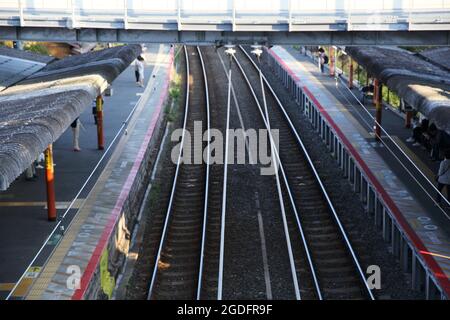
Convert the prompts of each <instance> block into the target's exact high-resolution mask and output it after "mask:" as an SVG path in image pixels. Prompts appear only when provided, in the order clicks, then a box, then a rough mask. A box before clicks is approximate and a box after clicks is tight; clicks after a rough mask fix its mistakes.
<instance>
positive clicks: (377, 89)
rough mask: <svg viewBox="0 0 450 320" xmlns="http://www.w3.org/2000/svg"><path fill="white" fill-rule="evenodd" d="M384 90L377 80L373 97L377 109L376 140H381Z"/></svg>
mask: <svg viewBox="0 0 450 320" xmlns="http://www.w3.org/2000/svg"><path fill="white" fill-rule="evenodd" d="M382 88H383V86H382V84H381V83H380V81H379V80H378V79H375V81H374V92H373V95H374V103H375V108H376V112H375V139H376V140H380V139H381V116H382V111H383V107H382V104H381V101H382V94H381V92H382V91H381V90H382Z"/></svg>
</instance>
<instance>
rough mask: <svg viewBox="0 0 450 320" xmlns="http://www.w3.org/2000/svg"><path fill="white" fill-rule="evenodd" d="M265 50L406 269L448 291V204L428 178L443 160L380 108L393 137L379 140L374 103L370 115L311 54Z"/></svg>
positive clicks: (428, 286)
mask: <svg viewBox="0 0 450 320" xmlns="http://www.w3.org/2000/svg"><path fill="white" fill-rule="evenodd" d="M268 52H269V57H270V58H268V61H269V63H270V64H271V65H272V67H273V68H274V70H275V71H276V72H277V73H278V74H279V76H280V78H281V80H282V81H283V82H284V84H285V86H286V87H287V88H288V89H289V91H290V92H291V93H292V95H293V96H294V98H295V99H297V101H298V104H299V105H300V107H301V108H302V110H304V112H305V114H306V115H307V116H308V117H309V118H310V120H311V123H312V125H313V128H314V129H316V130H317V131H318V133H319V134H320V135H322V138H323V140H324V142H325V143H326V144H327V145H328V146H329V149H330V151H331V153H332V154H333V155H334V157H335V158H336V160H337V162H338V163H339V165H340V166H341V168H342V170H343V171H344V176H346V177H347V178H348V179H349V180H350V182H351V183H352V184H353V185H354V190H355V192H357V193H360V194H361V200H362V201H363V202H364V204H365V205H366V208H367V211H368V212H369V213H371V214H372V215H373V216H374V221H375V223H376V224H377V225H378V226H379V227H380V229H381V231H382V232H383V237H384V238H385V240H386V241H388V242H389V243H391V244H392V252H393V254H394V255H395V256H396V257H398V258H399V261H400V263H401V265H402V267H403V268H404V270H405V272H408V273H411V276H412V283H413V286H414V288H416V289H420V290H422V291H424V292H425V293H426V295H427V297H436V296H438V297H439V296H441V297H447V298H448V297H449V296H450V285H449V284H450V282H449V277H450V234H449V227H448V225H449V224H448V222H449V221H448V220H449V217H448V210H446V208H444V209H441V208H439V207H438V206H436V205H435V203H434V201H433V198H434V196H435V194H436V193H435V190H434V189H433V187H432V186H431V185H430V184H429V182H427V181H426V179H428V180H430V181H434V176H435V173H436V172H437V167H438V163H437V162H433V161H431V160H430V159H429V158H428V157H429V156H428V153H427V152H426V151H424V150H423V149H421V148H420V147H413V146H412V145H411V144H410V143H408V142H406V139H407V138H409V137H410V136H411V129H406V128H404V127H403V126H404V120H403V119H402V116H401V115H400V114H398V113H396V112H395V111H394V110H390V109H389V108H385V110H383V118H382V126H383V128H384V129H385V130H386V132H387V133H388V134H389V136H390V137H388V136H387V135H386V134H385V135H383V136H382V143H380V142H377V141H376V139H375V136H374V134H373V127H374V124H375V122H374V120H373V119H372V117H371V116H373V115H374V108H373V107H372V106H371V105H370V104H367V107H368V110H369V113H370V115H369V114H368V113H366V112H365V111H364V110H363V107H362V106H361V105H360V104H359V102H358V98H357V97H358V94H359V93H358V92H357V90H356V89H354V91H350V90H348V89H347V87H346V84H345V82H341V81H340V80H338V81H337V82H336V80H335V78H334V77H331V76H330V75H329V74H328V73H324V74H322V73H321V72H320V70H319V68H318V66H317V64H316V63H315V62H313V61H312V59H311V58H310V57H308V56H306V55H303V54H300V53H299V52H298V51H296V50H294V49H293V48H291V47H285V48H283V47H278V46H275V47H273V48H272V49H270V50H268ZM407 157H409V158H410V159H411V160H412V163H410V161H409V160H408V159H407ZM419 170H420V171H421V172H422V173H423V174H422V173H420V172H419Z"/></svg>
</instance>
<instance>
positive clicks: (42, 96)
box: [0, 45, 141, 190]
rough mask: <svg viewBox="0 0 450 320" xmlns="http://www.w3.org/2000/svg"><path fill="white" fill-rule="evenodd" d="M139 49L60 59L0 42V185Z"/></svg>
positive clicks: (116, 49) (4, 186)
mask: <svg viewBox="0 0 450 320" xmlns="http://www.w3.org/2000/svg"><path fill="white" fill-rule="evenodd" d="M140 53H141V46H140V45H131V46H118V47H114V48H109V49H104V50H99V51H92V52H89V53H86V54H82V55H76V56H70V57H67V58H64V59H61V60H56V59H53V58H51V57H45V56H44V57H43V56H38V55H31V54H28V53H26V52H21V51H18V50H14V49H8V48H1V49H0V61H6V62H8V63H4V64H0V74H6V72H8V74H11V77H4V78H5V79H3V78H2V79H0V81H1V83H0V85H3V87H0V190H6V189H7V188H8V187H9V185H10V184H11V183H12V182H13V181H14V180H15V179H16V178H17V177H18V176H19V175H20V174H21V173H22V172H23V171H24V170H25V169H26V168H27V167H29V166H30V165H31V164H32V163H33V161H34V160H35V159H36V157H37V156H38V155H39V154H40V153H41V152H43V151H44V150H45V149H46V148H47V146H48V145H49V144H51V143H53V142H55V141H56V140H57V139H58V138H59V137H60V136H61V134H62V133H63V132H64V131H65V130H66V129H67V128H68V127H69V126H70V124H71V123H72V122H73V121H74V120H75V119H76V118H77V117H79V116H80V114H81V113H82V112H83V111H84V109H85V108H86V107H87V106H90V105H91V104H92V101H93V100H94V99H95V98H96V96H98V95H99V94H100V93H101V92H103V90H105V89H106V88H107V86H108V84H109V83H111V82H112V81H113V80H114V79H115V78H116V77H117V76H118V75H119V74H120V73H121V72H122V71H123V70H125V69H126V68H127V67H128V66H129V65H130V63H131V62H132V61H133V60H134V59H135V58H136V57H137V56H138V55H139V54H140Z"/></svg>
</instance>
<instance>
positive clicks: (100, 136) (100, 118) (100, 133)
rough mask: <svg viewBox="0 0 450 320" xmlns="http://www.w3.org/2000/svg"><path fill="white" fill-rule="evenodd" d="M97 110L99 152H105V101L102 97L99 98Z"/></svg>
mask: <svg viewBox="0 0 450 320" xmlns="http://www.w3.org/2000/svg"><path fill="white" fill-rule="evenodd" d="M96 108H97V139H98V150H103V149H105V139H104V137H103V99H102V96H101V95H99V96H97V99H96Z"/></svg>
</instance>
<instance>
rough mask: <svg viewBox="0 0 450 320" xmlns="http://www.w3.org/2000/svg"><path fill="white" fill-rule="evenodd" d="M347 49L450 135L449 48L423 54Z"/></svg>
mask: <svg viewBox="0 0 450 320" xmlns="http://www.w3.org/2000/svg"><path fill="white" fill-rule="evenodd" d="M345 50H346V52H347V53H348V54H349V55H350V56H351V57H352V58H353V59H355V60H356V61H357V62H358V63H359V64H360V65H361V66H363V67H364V68H365V69H366V70H367V71H368V73H369V74H370V75H371V76H372V77H376V78H378V79H379V80H380V81H381V82H382V83H383V84H385V85H386V86H388V87H389V89H391V90H392V91H394V92H395V93H397V94H398V95H399V97H400V98H402V99H403V100H404V101H405V102H406V103H407V104H408V105H410V106H411V107H413V108H414V109H416V110H418V111H419V112H420V113H422V114H423V115H425V117H427V118H428V119H429V120H430V122H433V123H435V125H436V126H437V127H438V128H439V129H441V130H443V131H445V132H446V133H447V134H450V71H449V70H448V69H447V68H446V67H445V64H448V61H449V59H450V50H448V48H441V49H439V48H438V49H430V50H427V51H424V52H422V53H421V54H420V55H419V54H413V53H411V52H409V51H407V50H403V49H400V48H386V47H376V46H375V47H347V48H346V49H345ZM425 57H428V58H425Z"/></svg>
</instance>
